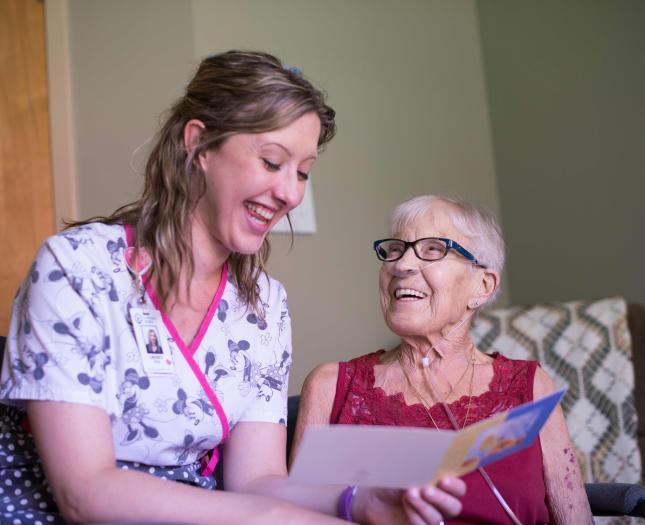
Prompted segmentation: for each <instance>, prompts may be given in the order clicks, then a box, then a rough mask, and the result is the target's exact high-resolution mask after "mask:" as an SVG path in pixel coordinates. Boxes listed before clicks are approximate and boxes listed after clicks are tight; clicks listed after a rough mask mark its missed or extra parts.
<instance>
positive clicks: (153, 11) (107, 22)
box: [69, 0, 196, 217]
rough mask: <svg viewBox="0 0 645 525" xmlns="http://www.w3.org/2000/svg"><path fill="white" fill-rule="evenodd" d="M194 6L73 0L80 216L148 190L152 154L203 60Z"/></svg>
mask: <svg viewBox="0 0 645 525" xmlns="http://www.w3.org/2000/svg"><path fill="white" fill-rule="evenodd" d="M192 33H193V30H192V15H191V10H190V2H185V1H177V0H137V1H134V2H133V1H131V0H110V1H109V2H106V1H104V0H70V1H69V39H70V54H71V67H70V69H71V75H70V76H71V92H72V99H73V110H72V113H73V121H74V143H75V148H74V149H75V154H76V177H77V180H76V183H77V194H78V196H77V198H78V213H79V217H89V216H92V215H98V214H106V213H110V212H112V211H113V210H114V209H115V208H116V207H118V206H119V205H122V204H125V203H126V202H130V201H132V200H133V199H134V198H135V197H136V196H137V195H138V192H139V189H140V187H141V184H140V183H141V178H140V177H138V176H137V175H136V173H135V171H134V169H133V167H134V168H135V169H136V170H138V171H141V168H142V165H143V163H144V162H145V146H144V148H143V149H144V151H141V152H139V153H138V154H136V155H135V154H134V153H135V150H136V149H137V148H138V147H139V146H143V145H145V143H146V141H148V140H149V139H150V138H151V136H152V135H153V134H154V132H155V130H156V128H157V124H158V122H159V118H160V115H161V113H162V112H163V111H164V110H166V109H167V107H168V106H169V105H170V103H171V102H172V101H173V100H174V99H175V98H176V97H178V96H179V95H181V93H182V89H183V86H184V84H185V83H186V82H187V81H188V79H189V77H190V74H191V72H192V69H193V67H194V65H195V63H196V60H195V53H194V48H193V34H192Z"/></svg>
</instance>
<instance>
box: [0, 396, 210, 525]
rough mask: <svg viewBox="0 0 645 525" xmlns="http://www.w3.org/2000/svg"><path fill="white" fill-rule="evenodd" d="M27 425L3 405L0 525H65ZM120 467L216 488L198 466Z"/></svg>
mask: <svg viewBox="0 0 645 525" xmlns="http://www.w3.org/2000/svg"><path fill="white" fill-rule="evenodd" d="M24 421H25V413H24V412H22V411H20V410H17V409H15V408H13V407H9V406H6V405H0V525H47V524H52V525H65V521H64V520H63V517H62V516H61V514H60V512H59V511H58V507H57V506H56V502H55V501H54V498H53V497H52V492H51V489H50V487H49V484H48V483H47V479H45V474H44V473H43V470H42V466H41V463H40V459H39V457H38V453H37V452H36V447H35V445H34V441H33V439H32V436H31V434H30V433H29V432H28V431H26V430H25V428H24V425H23V422H24ZM117 466H118V467H119V468H122V469H130V470H137V471H140V472H146V473H148V474H151V475H153V476H157V477H159V478H162V479H167V480H173V481H178V482H180V483H187V484H190V485H195V486H198V487H202V488H207V489H214V488H215V478H214V477H213V476H202V475H201V466H200V465H199V463H192V464H190V465H183V466H171V467H167V466H164V467H160V466H150V465H144V464H141V463H132V462H127V461H117Z"/></svg>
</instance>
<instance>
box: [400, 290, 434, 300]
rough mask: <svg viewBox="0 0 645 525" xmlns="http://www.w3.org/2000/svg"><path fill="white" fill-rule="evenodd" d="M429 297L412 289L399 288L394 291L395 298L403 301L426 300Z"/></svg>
mask: <svg viewBox="0 0 645 525" xmlns="http://www.w3.org/2000/svg"><path fill="white" fill-rule="evenodd" d="M427 296H428V294H426V293H424V292H420V291H419V290H413V289H412V288H397V289H396V290H395V291H394V297H396V298H397V299H403V300H417V299H424V298H425V297H427Z"/></svg>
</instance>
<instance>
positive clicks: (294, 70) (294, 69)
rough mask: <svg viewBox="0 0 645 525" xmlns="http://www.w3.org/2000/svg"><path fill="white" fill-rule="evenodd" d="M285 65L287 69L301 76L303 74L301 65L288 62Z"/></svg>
mask: <svg viewBox="0 0 645 525" xmlns="http://www.w3.org/2000/svg"><path fill="white" fill-rule="evenodd" d="M283 67H284V68H285V69H286V70H287V71H291V72H292V73H293V74H294V75H298V76H299V77H301V76H302V69H300V68H299V67H296V66H288V65H287V64H285V65H284V66H283Z"/></svg>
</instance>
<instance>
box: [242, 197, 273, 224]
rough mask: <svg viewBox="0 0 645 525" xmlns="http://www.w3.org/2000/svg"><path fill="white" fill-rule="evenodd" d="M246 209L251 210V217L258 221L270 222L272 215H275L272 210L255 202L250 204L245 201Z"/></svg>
mask: <svg viewBox="0 0 645 525" xmlns="http://www.w3.org/2000/svg"><path fill="white" fill-rule="evenodd" d="M245 206H246V209H247V210H249V211H250V212H251V217H252V218H253V219H255V220H257V221H258V222H264V223H266V222H270V221H271V219H273V216H274V215H275V214H274V212H272V211H271V210H269V209H268V208H265V207H263V206H259V205H257V204H252V203H250V202H247V203H245Z"/></svg>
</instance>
